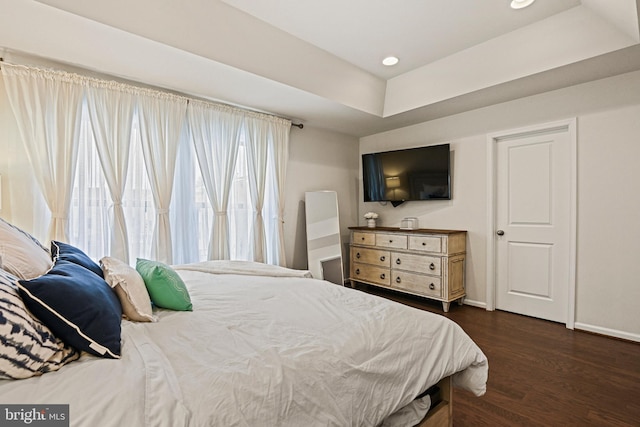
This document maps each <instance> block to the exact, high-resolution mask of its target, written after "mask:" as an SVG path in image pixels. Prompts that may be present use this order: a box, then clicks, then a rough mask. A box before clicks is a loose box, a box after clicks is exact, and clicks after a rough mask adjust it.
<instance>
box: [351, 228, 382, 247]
mask: <svg viewBox="0 0 640 427" xmlns="http://www.w3.org/2000/svg"><path fill="white" fill-rule="evenodd" d="M352 243H353V244H356V245H367V246H375V244H376V235H375V234H373V233H363V232H359V231H354V232H353V242H352Z"/></svg>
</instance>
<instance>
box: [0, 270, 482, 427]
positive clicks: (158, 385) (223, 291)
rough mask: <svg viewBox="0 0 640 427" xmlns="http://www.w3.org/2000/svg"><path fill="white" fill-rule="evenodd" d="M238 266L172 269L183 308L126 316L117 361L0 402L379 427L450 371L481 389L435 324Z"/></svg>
mask: <svg viewBox="0 0 640 427" xmlns="http://www.w3.org/2000/svg"><path fill="white" fill-rule="evenodd" d="M236 267H239V264H236V263H233V262H232V263H229V262H207V263H200V264H198V265H190V266H188V267H187V266H183V267H182V268H181V267H177V271H178V272H179V274H180V275H181V276H182V277H183V278H184V279H185V281H186V283H187V285H188V287H189V291H190V294H191V299H192V302H193V312H173V311H168V310H159V311H157V312H156V314H157V315H158V318H159V321H158V322H157V323H133V322H128V321H123V329H122V336H123V349H122V353H123V356H122V359H120V360H109V359H99V358H96V357H93V356H89V355H83V357H82V358H81V359H80V360H79V361H77V362H74V363H71V364H70V365H67V366H65V367H63V368H62V369H61V370H60V371H57V372H52V373H48V374H46V375H43V376H42V377H38V378H31V379H27V380H20V381H0V402H2V403H30V404H54V403H63V404H64V403H68V404H70V420H71V425H73V426H112V425H113V426H124V425H127V426H143V425H144V426H182V425H185V426H186V425H189V426H232V425H238V426H256V425H260V426H302V425H304V426H313V425H322V426H376V425H379V424H381V423H382V421H383V420H384V419H385V418H387V416H389V415H390V414H392V413H394V412H396V411H397V410H399V409H400V408H402V407H403V406H405V405H407V404H409V403H410V402H411V401H412V400H413V399H414V398H415V396H417V395H418V394H420V393H421V392H422V391H424V390H425V389H427V388H428V387H429V386H431V385H433V384H435V383H437V382H438V381H439V380H440V379H441V378H443V377H445V376H448V375H451V374H454V373H455V376H454V384H455V385H458V386H460V387H463V388H465V389H467V390H470V391H471V392H473V393H475V394H476V395H482V394H483V393H484V392H485V387H486V379H487V371H488V365H487V360H486V358H485V356H484V354H483V353H482V352H481V350H480V349H479V348H478V347H477V346H476V344H475V343H474V342H473V341H472V340H471V339H470V338H469V337H468V336H467V335H466V334H465V333H464V331H463V330H462V329H461V328H460V327H459V326H458V325H456V324H455V323H453V322H451V321H450V320H448V319H446V318H445V317H443V316H439V315H436V314H432V313H428V312H424V311H421V310H417V309H414V308H410V307H406V306H403V305H400V304H397V303H394V302H391V301H388V300H385V299H383V298H379V297H375V296H371V295H367V294H364V293H362V292H359V291H356V290H352V289H348V288H344V287H341V286H337V285H335V284H331V283H328V282H324V281H319V280H315V279H309V278H306V277H299V276H304V273H305V272H295V271H293V270H287V271H286V272H285V271H284V270H283V271H282V274H279V273H278V268H277V267H276V268H273V269H272V268H270V267H264V266H256V267H257V270H261V273H260V275H257V273H256V271H252V269H251V268H249V270H247V273H248V275H242V274H238V273H240V272H241V269H238V268H236ZM247 267H250V265H247ZM265 269H266V270H268V271H265ZM230 273H233V274H230ZM283 276H284V277H283Z"/></svg>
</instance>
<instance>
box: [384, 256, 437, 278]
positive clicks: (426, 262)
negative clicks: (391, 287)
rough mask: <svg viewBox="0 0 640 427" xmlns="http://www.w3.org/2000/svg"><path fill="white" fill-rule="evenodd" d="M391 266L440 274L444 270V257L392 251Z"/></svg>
mask: <svg viewBox="0 0 640 427" xmlns="http://www.w3.org/2000/svg"><path fill="white" fill-rule="evenodd" d="M391 266H392V267H393V268H396V269H401V270H409V271H415V272H416V273H425V274H431V275H434V276H440V274H441V272H442V258H440V257H437V256H427V255H414V254H406V253H403V252H392V253H391Z"/></svg>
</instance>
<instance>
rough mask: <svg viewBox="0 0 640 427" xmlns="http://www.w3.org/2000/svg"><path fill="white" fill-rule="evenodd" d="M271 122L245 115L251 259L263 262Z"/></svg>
mask: <svg viewBox="0 0 640 427" xmlns="http://www.w3.org/2000/svg"><path fill="white" fill-rule="evenodd" d="M270 128H271V123H270V122H269V121H267V120H264V119H263V118H262V117H256V116H255V115H253V114H251V113H247V115H246V117H245V129H246V140H245V146H246V149H247V164H248V171H249V191H250V194H251V202H252V205H253V226H252V227H251V229H252V231H253V233H252V234H253V239H252V240H253V259H254V261H258V262H265V252H266V248H265V245H266V233H265V224H264V217H263V207H264V198H265V186H266V179H267V161H268V154H269V146H270V145H272V141H270V139H271V132H270Z"/></svg>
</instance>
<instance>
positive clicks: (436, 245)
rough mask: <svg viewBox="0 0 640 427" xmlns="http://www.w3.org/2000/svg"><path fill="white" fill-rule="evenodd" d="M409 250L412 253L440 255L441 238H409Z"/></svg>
mask: <svg viewBox="0 0 640 427" xmlns="http://www.w3.org/2000/svg"><path fill="white" fill-rule="evenodd" d="M409 249H411V250H412V251H424V252H436V253H442V237H432V236H409Z"/></svg>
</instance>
